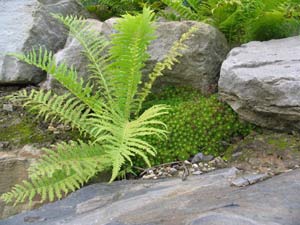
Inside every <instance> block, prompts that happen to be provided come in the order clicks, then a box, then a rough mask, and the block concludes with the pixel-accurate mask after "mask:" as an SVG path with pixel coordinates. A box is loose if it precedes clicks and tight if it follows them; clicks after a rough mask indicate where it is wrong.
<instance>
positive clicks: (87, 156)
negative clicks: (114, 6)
mask: <svg viewBox="0 0 300 225" xmlns="http://www.w3.org/2000/svg"><path fill="white" fill-rule="evenodd" d="M55 18H57V19H58V20H59V21H61V22H62V23H64V24H65V25H66V26H67V27H68V28H69V29H70V32H71V34H72V35H73V36H74V37H75V38H76V39H77V40H78V41H79V42H80V43H81V45H82V46H83V48H84V53H85V55H86V56H87V58H88V59H89V62H90V64H89V67H88V72H89V74H90V75H91V76H92V79H90V80H89V82H87V83H85V82H84V81H83V80H82V79H79V78H78V76H77V73H76V71H75V69H74V68H72V67H70V68H69V67H67V66H66V65H65V64H64V63H62V64H59V65H57V63H56V62H55V59H54V57H53V53H51V52H49V51H47V50H45V49H43V48H39V49H38V50H37V51H35V50H32V51H30V52H29V53H27V54H13V55H14V56H15V57H17V58H18V59H19V60H21V61H23V62H26V63H28V64H31V65H34V66H36V67H38V68H40V69H42V70H44V71H46V72H47V73H49V74H51V75H52V76H53V77H54V78H55V79H57V80H58V81H59V82H60V83H61V84H62V85H63V86H65V87H66V88H67V89H68V90H69V93H68V94H64V95H61V96H58V95H56V94H55V93H52V92H51V91H44V90H39V91H38V90H32V91H31V92H28V91H21V92H19V93H17V94H15V95H14V96H12V99H13V100H14V101H18V102H22V103H23V104H24V107H26V108H27V109H28V110H29V111H32V112H34V113H36V114H37V116H39V117H41V118H44V119H45V120H48V121H58V122H60V123H65V124H70V125H71V127H72V128H74V129H78V130H79V131H80V132H81V134H82V135H83V136H85V137H88V139H89V141H88V142H84V141H82V140H77V141H73V142H71V143H60V144H57V145H56V146H54V148H53V149H44V155H43V156H42V157H41V159H40V160H38V161H37V163H36V164H33V165H32V166H31V167H30V168H29V180H26V181H23V183H22V184H18V185H16V186H15V187H13V188H12V190H11V191H10V192H7V193H5V194H3V195H2V196H1V199H2V200H4V201H5V202H6V203H9V202H14V203H15V204H17V203H21V202H24V201H26V200H29V202H31V201H32V200H33V199H34V198H35V196H36V195H38V196H40V199H41V201H46V200H50V201H53V200H54V199H55V198H62V197H63V196H64V195H66V194H67V193H69V192H70V191H74V190H76V189H78V188H80V187H81V186H82V185H83V184H84V183H86V182H87V181H88V180H89V179H90V178H92V177H93V176H95V175H96V174H98V173H99V172H101V171H103V170H107V169H112V177H111V180H110V182H111V181H113V180H114V179H116V178H117V176H118V174H119V172H120V170H121V169H122V167H123V166H124V164H125V163H127V162H129V163H130V164H132V163H133V162H132V158H133V157H135V156H140V157H141V158H143V159H144V161H145V162H146V164H148V165H149V166H150V162H149V159H148V156H149V155H152V156H154V155H155V154H156V149H155V148H154V147H153V146H152V145H151V144H149V143H148V142H147V141H145V136H156V137H158V138H160V139H163V138H166V137H167V128H166V125H165V124H164V123H162V122H161V121H160V120H159V119H158V118H159V117H160V116H162V115H164V114H167V113H168V109H169V108H168V106H166V105H155V106H152V107H151V108H149V109H147V110H145V111H144V112H143V113H142V114H139V113H138V112H139V108H140V105H141V104H142V102H143V101H144V99H145V98H146V97H147V95H148V94H149V92H150V89H151V87H152V85H153V82H154V81H155V79H156V78H157V77H158V76H161V75H162V70H164V69H165V68H169V69H170V68H171V67H172V65H173V64H174V63H175V62H177V59H176V57H178V56H180V53H179V51H181V50H183V49H185V48H186V47H187V46H185V45H184V43H183V42H184V41H185V40H187V39H188V38H190V37H191V36H192V33H193V32H195V30H196V28H195V27H194V28H192V29H191V30H190V31H188V32H187V33H186V34H184V35H183V36H182V38H181V39H180V40H179V41H178V42H175V43H174V46H173V47H172V48H171V50H170V52H169V54H168V55H167V56H166V58H165V59H164V61H163V62H160V63H158V64H157V66H156V67H155V69H154V71H153V73H151V74H150V75H149V76H150V80H149V82H148V83H146V84H141V80H142V73H141V70H142V69H143V67H144V66H145V62H146V60H147V59H148V58H149V55H148V53H147V52H146V50H147V48H148V46H149V44H150V42H151V41H152V40H153V39H154V38H155V35H154V33H155V26H154V25H153V18H154V14H153V12H152V11H151V10H149V9H148V8H144V9H143V13H142V14H138V15H136V16H131V15H125V16H123V18H122V19H119V21H118V23H117V25H116V26H115V29H116V31H117V32H116V34H114V35H112V38H111V42H110V43H108V42H107V41H106V40H104V39H103V38H102V37H100V36H99V35H97V34H95V32H94V31H92V29H91V27H89V26H88V25H87V24H86V23H85V22H84V21H83V20H82V18H77V17H73V16H68V17H65V18H64V17H61V16H58V15H55ZM108 46H110V47H109V50H108V51H106V49H107V48H108ZM105 52H106V53H107V55H105ZM140 85H141V87H144V88H139V87H140Z"/></svg>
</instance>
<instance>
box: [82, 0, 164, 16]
mask: <svg viewBox="0 0 300 225" xmlns="http://www.w3.org/2000/svg"><path fill="white" fill-rule="evenodd" d="M81 2H82V3H83V4H84V5H85V6H86V8H87V9H88V10H89V11H90V12H92V13H95V14H96V15H98V17H99V18H100V19H101V20H106V19H108V18H110V17H113V16H120V15H122V14H124V13H136V12H140V11H141V10H142V9H143V8H144V7H146V6H147V7H150V8H151V9H152V10H154V11H159V10H160V9H162V7H163V6H164V4H163V3H162V2H161V1H158V0H81Z"/></svg>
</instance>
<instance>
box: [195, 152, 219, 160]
mask: <svg viewBox="0 0 300 225" xmlns="http://www.w3.org/2000/svg"><path fill="white" fill-rule="evenodd" d="M213 158H214V157H213V156H212V155H204V154H203V153H202V152H199V153H198V154H196V155H195V156H194V157H193V159H192V163H199V162H202V161H203V162H208V161H210V160H212V159H213Z"/></svg>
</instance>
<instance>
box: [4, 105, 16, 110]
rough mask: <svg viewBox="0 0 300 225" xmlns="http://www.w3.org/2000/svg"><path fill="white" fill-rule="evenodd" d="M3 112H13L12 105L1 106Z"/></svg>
mask: <svg viewBox="0 0 300 225" xmlns="http://www.w3.org/2000/svg"><path fill="white" fill-rule="evenodd" d="M3 110H4V111H7V112H13V111H14V109H13V105H12V104H3Z"/></svg>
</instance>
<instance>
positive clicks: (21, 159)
mask: <svg viewBox="0 0 300 225" xmlns="http://www.w3.org/2000/svg"><path fill="white" fill-rule="evenodd" d="M40 154H41V153H40V151H39V150H38V149H36V148H35V147H33V146H30V145H25V146H24V147H23V148H22V149H19V150H15V151H0V195H1V194H3V193H5V192H7V191H9V190H10V188H11V187H12V186H14V185H15V184H16V183H20V182H21V181H22V180H24V179H26V178H27V168H28V167H29V165H30V164H31V163H33V162H34V161H35V159H36V158H38V157H39V156H40ZM34 205H35V204H33V205H32V206H31V207H30V206H29V205H27V204H22V205H19V206H17V207H13V206H9V205H7V206H6V205H5V204H4V203H3V202H2V201H1V200H0V218H5V217H8V216H10V215H14V214H16V213H20V212H22V210H24V209H27V210H28V209H30V208H32V207H33V206H34Z"/></svg>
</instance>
